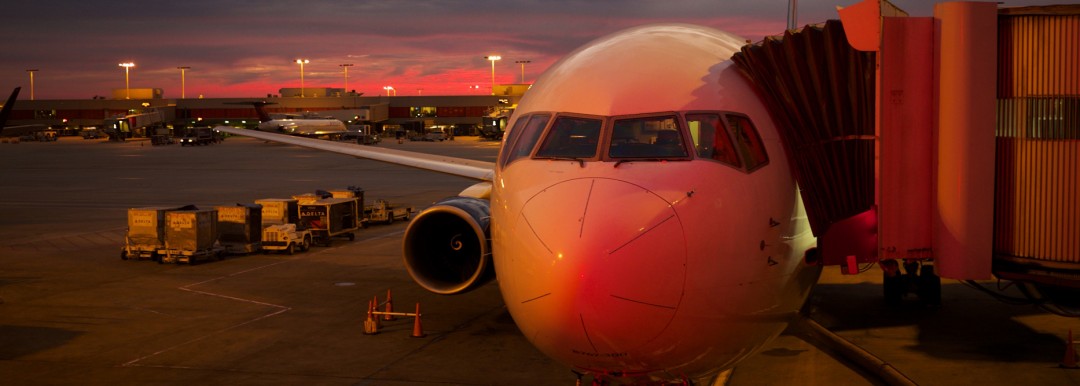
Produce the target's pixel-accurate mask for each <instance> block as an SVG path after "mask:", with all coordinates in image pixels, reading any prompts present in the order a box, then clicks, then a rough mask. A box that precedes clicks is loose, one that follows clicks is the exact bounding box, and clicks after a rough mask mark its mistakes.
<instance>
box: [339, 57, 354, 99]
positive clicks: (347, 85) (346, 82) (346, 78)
mask: <svg viewBox="0 0 1080 386" xmlns="http://www.w3.org/2000/svg"><path fill="white" fill-rule="evenodd" d="M338 66H339V67H341V68H344V69H345V92H346V93H348V92H349V67H352V63H345V64H339V65H338Z"/></svg>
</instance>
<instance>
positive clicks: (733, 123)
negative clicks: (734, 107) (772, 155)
mask: <svg viewBox="0 0 1080 386" xmlns="http://www.w3.org/2000/svg"><path fill="white" fill-rule="evenodd" d="M727 121H728V125H729V126H730V127H731V135H732V137H734V138H735V146H736V148H738V149H739V154H741V155H742V161H743V164H744V165H746V170H747V171H752V170H754V169H757V168H759V167H761V166H762V165H765V164H767V163H769V155H768V154H767V153H765V144H763V143H762V142H761V135H759V134H758V131H757V129H756V128H754V124H753V123H752V122H750V118H747V117H746V116H743V115H736V114H727Z"/></svg>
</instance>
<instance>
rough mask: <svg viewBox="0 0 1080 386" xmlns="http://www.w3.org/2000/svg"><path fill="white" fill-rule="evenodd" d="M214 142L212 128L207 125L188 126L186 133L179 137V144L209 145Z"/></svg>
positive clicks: (214, 137) (215, 140)
mask: <svg viewBox="0 0 1080 386" xmlns="http://www.w3.org/2000/svg"><path fill="white" fill-rule="evenodd" d="M216 142H217V137H216V136H215V135H214V130H213V129H211V128H209V127H194V128H190V129H188V131H187V134H186V135H184V137H183V138H180V146H188V145H191V146H195V145H209V144H211V143H216Z"/></svg>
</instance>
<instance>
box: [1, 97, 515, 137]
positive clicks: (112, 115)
mask: <svg viewBox="0 0 1080 386" xmlns="http://www.w3.org/2000/svg"><path fill="white" fill-rule="evenodd" d="M527 88H528V87H527V85H524V86H522V85H506V86H503V87H502V88H498V90H500V91H501V92H500V95H461V96H364V95H361V94H357V93H346V92H344V90H342V89H334V88H307V89H306V90H305V94H306V95H309V96H307V97H300V96H299V92H297V91H296V90H294V89H290V88H283V89H281V90H280V94H278V95H267V96H266V97H252V98H187V99H166V98H162V97H161V95H162V92H161V91H160V90H161V89H156V88H155V89H131V90H130V95H131V99H125V98H124V94H125V90H124V89H119V94H117V93H114V98H113V99H105V98H104V97H96V98H94V99H57V100H40V99H39V100H32V101H31V100H19V101H18V102H17V103H16V104H15V105H14V107H13V109H12V112H11V116H10V119H9V121H8V124H9V125H31V124H40V125H48V126H49V127H51V128H52V129H55V130H57V131H58V132H59V133H61V135H64V134H66V135H76V134H78V133H79V132H80V131H83V130H86V129H96V128H103V127H104V126H106V125H107V124H108V122H109V121H110V120H116V119H123V118H124V117H128V120H133V119H132V118H131V117H133V116H137V115H140V114H144V113H150V112H153V113H154V114H160V115H161V120H162V121H164V122H165V123H166V126H168V127H170V128H186V127H194V126H215V125H229V126H237V127H241V126H245V127H254V126H256V125H257V124H258V122H259V117H258V114H257V112H256V110H255V107H254V106H253V103H254V102H267V103H269V104H268V105H267V106H266V107H265V110H266V111H267V112H268V113H270V114H272V115H274V114H278V115H291V114H301V113H311V114H325V115H331V116H334V117H335V118H339V119H341V120H342V121H345V123H346V124H348V125H362V124H367V125H371V126H372V127H373V128H375V129H376V130H379V129H380V128H381V127H382V126H383V125H387V124H399V125H402V126H405V127H409V128H420V129H422V128H424V127H430V126H433V125H444V126H454V127H456V128H457V130H458V131H460V132H461V134H464V135H468V134H470V133H469V131H470V130H473V129H475V128H479V127H481V125H483V124H484V118H489V119H488V121H489V122H492V121H494V122H496V124H498V118H497V117H499V116H500V115H501V116H505V115H507V114H508V113H507V112H508V111H509V110H510V109H512V108H513V106H515V105H516V104H517V102H518V100H520V99H521V94H523V91H524V90H525V89H527ZM117 95H119V96H117ZM502 124H505V119H503V120H502ZM133 126H134V125H133ZM136 132H137V131H136Z"/></svg>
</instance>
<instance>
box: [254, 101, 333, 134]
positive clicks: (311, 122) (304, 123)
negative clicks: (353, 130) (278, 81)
mask: <svg viewBox="0 0 1080 386" xmlns="http://www.w3.org/2000/svg"><path fill="white" fill-rule="evenodd" d="M244 104H246V103H244ZM250 104H251V105H253V106H255V112H256V113H257V114H258V115H259V130H262V131H269V132H278V133H285V134H292V135H300V136H305V137H322V136H330V137H334V136H340V135H341V134H342V133H344V132H345V131H346V128H345V123H344V122H342V121H341V120H338V119H336V118H333V117H322V116H317V115H314V114H311V113H303V114H297V115H293V114H285V115H284V117H281V118H278V117H272V116H271V115H270V114H269V113H267V112H266V109H264V108H263V107H264V106H267V105H272V104H275V103H272V102H251V103H250Z"/></svg>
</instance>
